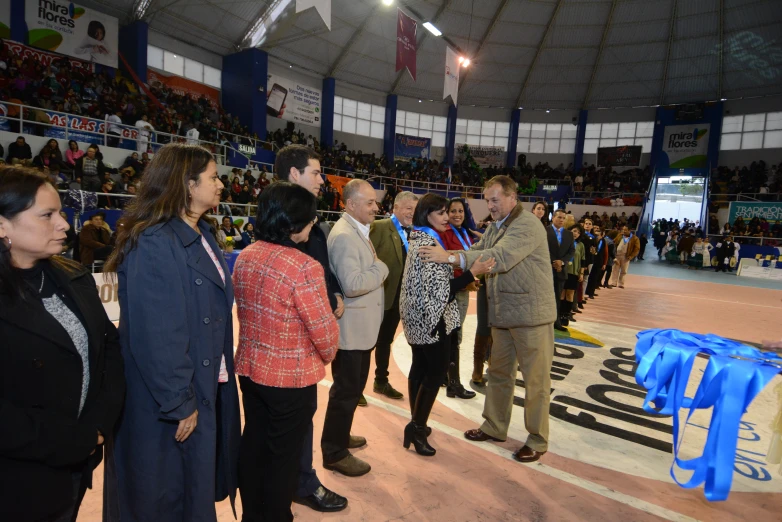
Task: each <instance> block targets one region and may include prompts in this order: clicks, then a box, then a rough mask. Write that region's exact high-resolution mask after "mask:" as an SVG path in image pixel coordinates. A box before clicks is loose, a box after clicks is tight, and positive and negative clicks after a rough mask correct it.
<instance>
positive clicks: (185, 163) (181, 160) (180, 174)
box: [103, 143, 217, 272]
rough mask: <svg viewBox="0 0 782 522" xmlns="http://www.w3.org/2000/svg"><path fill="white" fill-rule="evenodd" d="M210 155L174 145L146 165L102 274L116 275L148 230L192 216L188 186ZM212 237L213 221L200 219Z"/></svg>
mask: <svg viewBox="0 0 782 522" xmlns="http://www.w3.org/2000/svg"><path fill="white" fill-rule="evenodd" d="M210 161H214V158H213V157H212V154H211V153H210V152H209V151H207V150H206V149H204V148H202V147H199V146H197V145H183V144H179V143H173V144H169V145H166V146H164V147H163V148H161V149H160V150H159V151H158V152H157V154H155V158H154V159H153V160H152V161H151V162H150V164H149V165H147V168H146V169H145V170H144V175H143V177H142V178H141V190H140V191H139V194H138V196H136V197H135V198H133V200H131V202H130V204H128V206H127V207H126V209H125V213H124V215H123V217H122V218H121V219H120V220H119V221H118V223H117V241H116V247H115V249H114V252H113V253H112V254H111V256H109V259H108V260H107V261H106V264H105V265H104V266H103V271H104V272H116V271H117V268H119V266H120V265H121V264H122V261H124V259H125V254H126V253H127V251H128V250H132V249H134V248H136V245H138V238H139V237H141V234H142V233H143V232H144V231H145V230H146V229H148V228H149V227H151V226H154V225H157V224H158V223H165V222H167V221H170V220H172V219H174V218H178V217H179V216H180V215H182V213H183V212H186V213H188V215H191V214H192V213H191V210H190V201H189V199H188V196H189V182H190V181H194V182H195V183H196V184H198V179H199V177H200V175H201V173H202V172H204V171H205V170H206V168H207V166H208V165H209V162H210ZM201 220H204V221H206V222H207V223H209V225H210V228H211V229H212V233H213V234H214V233H215V231H216V230H217V226H216V223H215V222H214V220H213V219H210V218H207V217H206V216H202V217H201Z"/></svg>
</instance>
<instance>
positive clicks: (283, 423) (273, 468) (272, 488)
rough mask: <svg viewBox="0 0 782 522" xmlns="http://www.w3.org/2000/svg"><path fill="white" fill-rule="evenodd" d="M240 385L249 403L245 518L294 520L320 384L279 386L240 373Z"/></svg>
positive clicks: (242, 453)
mask: <svg viewBox="0 0 782 522" xmlns="http://www.w3.org/2000/svg"><path fill="white" fill-rule="evenodd" d="M239 385H240V386H241V388H242V404H243V405H244V432H243V433H242V442H241V445H240V447H239V494H240V495H241V498H242V508H243V514H242V522H261V521H265V522H281V521H290V520H293V512H291V502H292V501H293V494H294V492H295V491H296V483H297V479H298V475H299V458H300V456H301V449H302V445H303V443H304V438H305V435H306V432H307V429H308V427H309V426H310V425H311V424H312V417H313V415H315V408H313V403H315V404H316V403H317V395H318V391H317V385H314V384H313V385H312V386H307V387H306V388H274V387H272V386H263V385H261V384H256V383H254V382H253V381H252V380H250V379H249V378H248V377H239ZM313 397H314V398H315V399H314V400H313Z"/></svg>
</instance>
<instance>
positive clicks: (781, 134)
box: [763, 130, 782, 149]
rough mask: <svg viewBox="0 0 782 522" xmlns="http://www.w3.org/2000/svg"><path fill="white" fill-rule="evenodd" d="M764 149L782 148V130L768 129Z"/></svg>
mask: <svg viewBox="0 0 782 522" xmlns="http://www.w3.org/2000/svg"><path fill="white" fill-rule="evenodd" d="M763 148H764V149H782V130H777V131H767V132H766V136H765V138H764V139H763Z"/></svg>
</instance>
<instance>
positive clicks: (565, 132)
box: [562, 124, 578, 139]
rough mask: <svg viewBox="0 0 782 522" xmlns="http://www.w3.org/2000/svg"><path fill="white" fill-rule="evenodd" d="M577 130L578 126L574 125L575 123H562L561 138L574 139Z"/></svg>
mask: <svg viewBox="0 0 782 522" xmlns="http://www.w3.org/2000/svg"><path fill="white" fill-rule="evenodd" d="M577 132H578V127H576V126H575V125H568V124H563V125H562V138H568V139H576V133H577Z"/></svg>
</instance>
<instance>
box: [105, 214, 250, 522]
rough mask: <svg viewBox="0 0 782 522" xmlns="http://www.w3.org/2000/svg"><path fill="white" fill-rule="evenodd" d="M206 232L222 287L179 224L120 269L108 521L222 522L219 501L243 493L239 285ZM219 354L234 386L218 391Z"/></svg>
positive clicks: (147, 238)
mask: <svg viewBox="0 0 782 522" xmlns="http://www.w3.org/2000/svg"><path fill="white" fill-rule="evenodd" d="M199 227H200V230H201V234H203V236H204V237H205V238H206V239H207V241H208V242H209V244H210V246H211V247H212V250H213V251H214V252H215V253H216V254H217V256H218V259H219V260H220V264H221V266H222V269H223V272H224V274H225V283H223V280H222V279H221V278H220V274H219V273H218V271H217V269H216V268H215V265H214V263H213V262H212V260H211V258H210V257H209V255H208V253H207V252H206V250H205V249H204V247H203V245H202V244H201V240H200V236H199V234H198V233H196V232H195V230H193V229H192V228H190V226H188V225H187V224H186V223H185V222H184V221H182V220H181V219H179V218H176V219H173V220H171V221H169V222H167V223H164V224H159V225H155V226H153V227H150V228H149V229H147V230H146V231H145V232H143V233H142V235H141V237H140V238H139V241H138V245H137V247H136V248H134V249H133V250H130V251H128V253H127V255H126V257H125V259H124V261H123V262H122V265H121V266H120V268H119V269H118V270H117V274H118V279H119V303H120V329H119V331H120V344H121V347H122V355H123V358H124V361H125V377H126V380H127V396H126V402H125V410H124V413H123V416H122V419H121V420H120V423H119V428H118V431H117V434H116V441H115V446H114V451H113V458H112V460H111V463H110V464H109V465H107V477H106V483H107V486H106V489H107V491H108V493H107V500H106V502H107V506H108V508H109V514H110V516H109V517H108V518H109V520H120V521H121V522H129V521H134V522H135V521H139V522H141V521H155V522H215V521H216V515H215V507H214V503H215V502H216V501H220V500H223V499H224V498H226V497H227V496H230V497H231V502H232V504H233V502H234V499H235V496H236V488H237V466H238V450H239V439H240V416H239V397H238V392H237V386H236V379H235V377H234V365H233V318H232V309H233V300H234V297H233V287H232V285H231V274H230V272H229V270H228V266H227V265H226V263H225V259H224V258H223V256H222V254H221V252H220V249H219V248H218V246H217V242H216V241H215V239H214V236H213V232H212V231H211V230H210V228H209V226H208V225H207V224H206V223H205V222H203V221H201V222H200V223H199ZM222 356H225V361H226V366H227V369H228V373H229V379H228V382H227V383H224V384H218V374H219V371H220V361H221V358H222ZM196 409H197V410H198V424H197V427H196V429H195V431H194V432H193V434H192V435H191V436H190V437H189V438H188V439H187V440H186V441H185V442H183V443H179V442H176V440H174V434H175V433H176V431H177V427H178V421H179V420H181V419H184V418H186V417H188V416H189V415H191V414H192V413H193V412H194V411H195V410H196ZM218 412H219V414H218ZM107 460H108V459H107ZM114 473H116V476H114ZM112 491H114V492H117V493H118V495H113V494H112ZM112 510H114V511H118V512H119V518H116V514H117V513H116V512H115V513H111V511H112ZM111 515H114V516H111Z"/></svg>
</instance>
